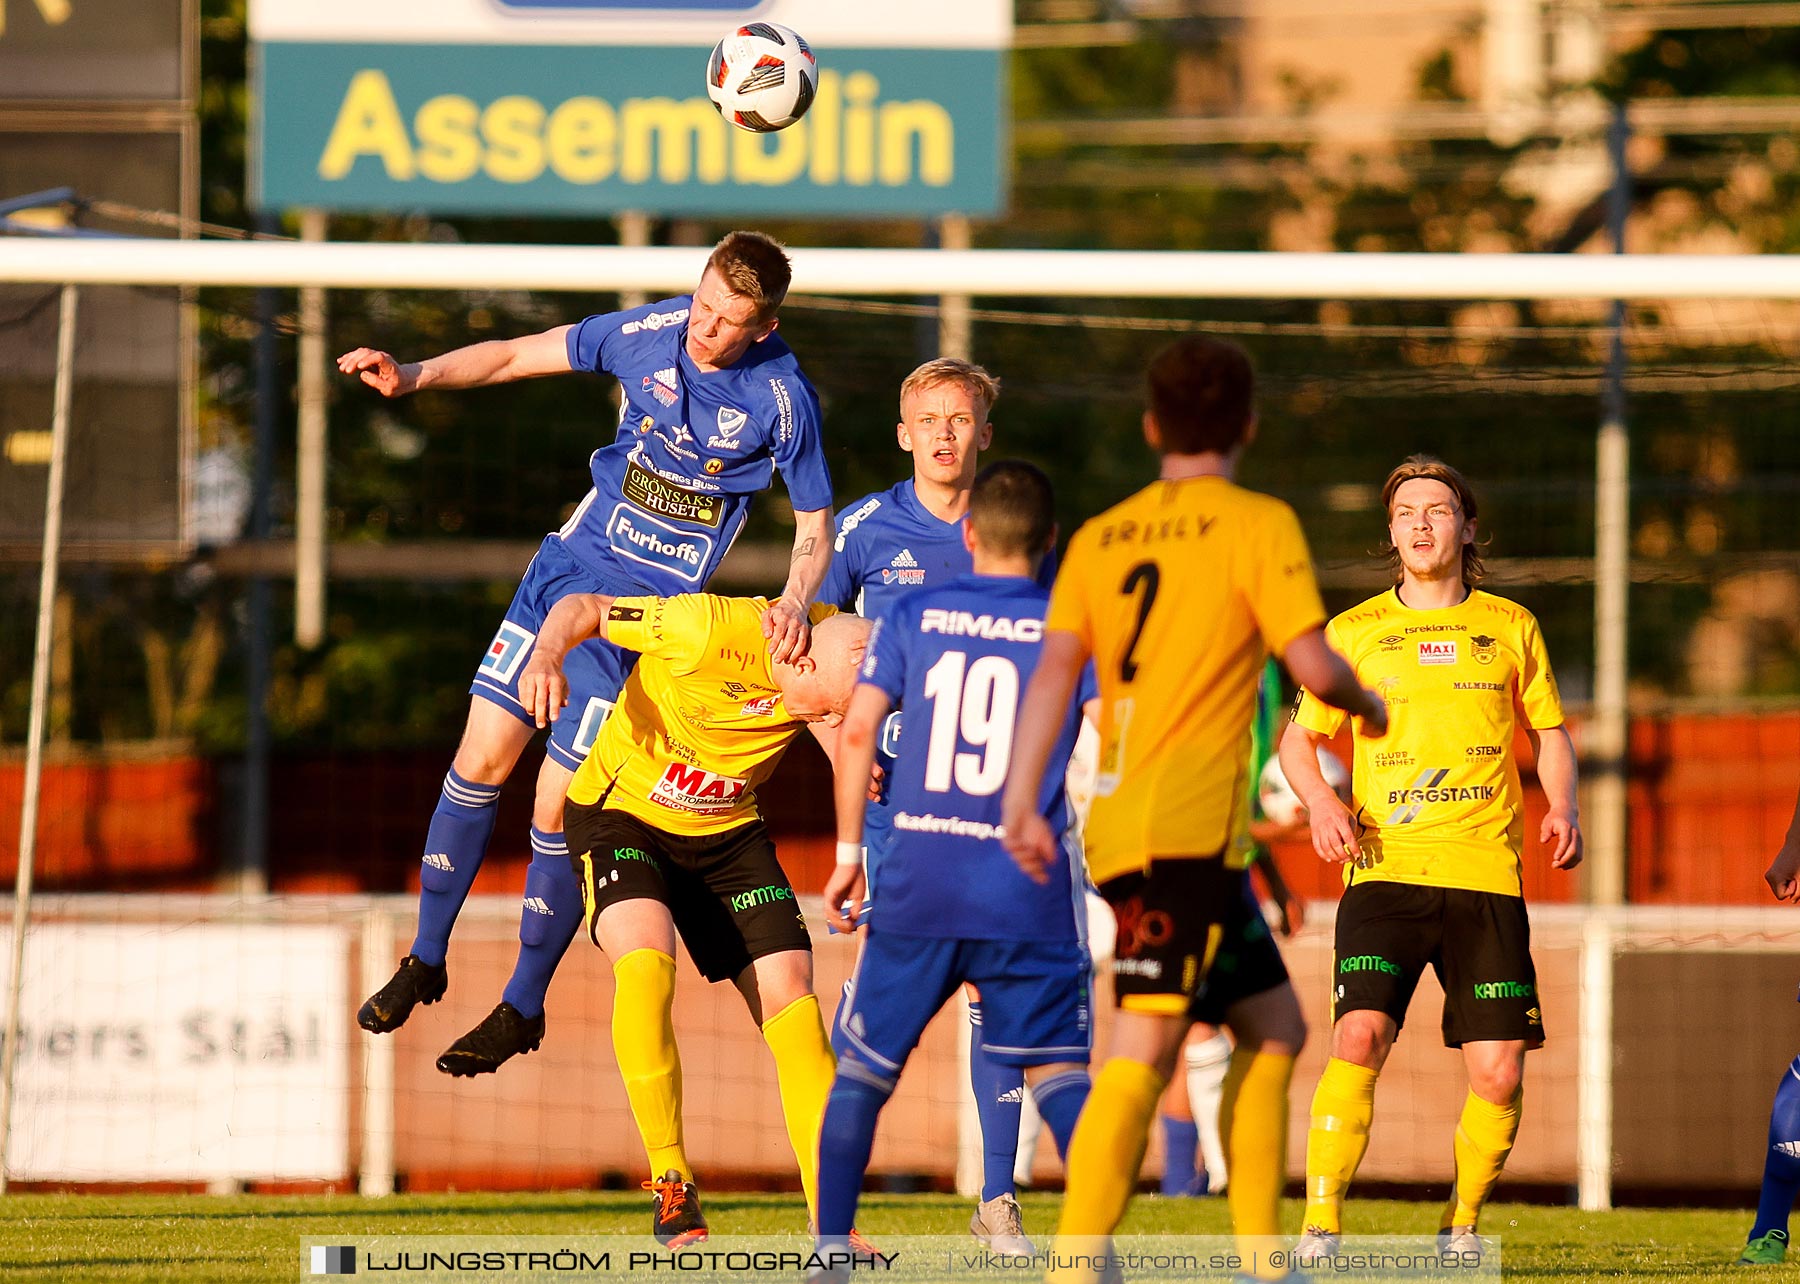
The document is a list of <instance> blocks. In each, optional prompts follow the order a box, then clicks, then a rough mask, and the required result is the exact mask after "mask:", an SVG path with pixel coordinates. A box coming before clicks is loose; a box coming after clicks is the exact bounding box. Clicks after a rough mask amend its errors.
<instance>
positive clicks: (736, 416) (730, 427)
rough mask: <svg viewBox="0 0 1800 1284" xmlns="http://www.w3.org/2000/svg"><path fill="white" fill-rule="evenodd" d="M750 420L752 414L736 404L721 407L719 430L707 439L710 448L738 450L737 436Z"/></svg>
mask: <svg viewBox="0 0 1800 1284" xmlns="http://www.w3.org/2000/svg"><path fill="white" fill-rule="evenodd" d="M749 422H750V416H749V415H747V414H745V413H744V412H743V411H741V410H739V409H737V408H736V407H734V406H720V407H719V431H718V434H717V435H716V436H713V437H708V438H707V439H706V446H707V449H709V450H736V449H737V448H738V439H737V436H738V434H739V433H740V432H742V431H743V430H744V425H745V424H747V423H749Z"/></svg>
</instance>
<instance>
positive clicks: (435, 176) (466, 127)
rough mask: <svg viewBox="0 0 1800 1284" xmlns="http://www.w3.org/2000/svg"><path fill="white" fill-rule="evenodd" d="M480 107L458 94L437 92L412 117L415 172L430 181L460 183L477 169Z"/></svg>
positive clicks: (479, 166)
mask: <svg viewBox="0 0 1800 1284" xmlns="http://www.w3.org/2000/svg"><path fill="white" fill-rule="evenodd" d="M480 119H481V108H479V107H477V106H476V105H475V100H474V99H473V98H464V97H463V96H462V95H461V94H439V95H438V96H437V97H436V98H433V99H432V100H431V101H430V102H428V103H426V104H425V105H424V106H423V107H421V108H419V114H418V115H417V116H414V117H413V130H414V131H415V132H416V133H417V134H418V136H419V173H421V174H423V175H424V176H425V177H426V178H429V179H430V180H431V181H432V182H434V183H462V182H466V181H467V180H469V179H471V178H474V177H475V174H476V171H478V170H479V169H480V168H481V140H480V139H479V138H477V137H476V135H475V123H476V122H477V121H478V120H480Z"/></svg>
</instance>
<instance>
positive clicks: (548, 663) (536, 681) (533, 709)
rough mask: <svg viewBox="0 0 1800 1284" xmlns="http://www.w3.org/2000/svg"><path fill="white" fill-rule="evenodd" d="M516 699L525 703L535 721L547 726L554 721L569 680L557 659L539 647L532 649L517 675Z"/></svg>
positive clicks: (541, 725)
mask: <svg viewBox="0 0 1800 1284" xmlns="http://www.w3.org/2000/svg"><path fill="white" fill-rule="evenodd" d="M519 703H520V704H522V705H524V706H525V712H526V713H529V714H530V715H531V716H532V718H533V719H534V720H536V722H537V725H538V726H540V727H547V726H549V725H550V724H551V723H552V722H555V721H556V719H557V715H559V714H560V713H561V712H562V710H563V706H564V705H566V704H568V703H569V680H568V678H566V677H564V676H563V669H562V664H561V662H559V661H557V660H553V659H551V658H550V657H549V656H548V655H546V654H545V653H544V652H543V651H539V650H534V651H533V652H532V655H531V659H530V660H529V661H527V662H526V665H525V671H524V672H523V673H521V674H520V675H519Z"/></svg>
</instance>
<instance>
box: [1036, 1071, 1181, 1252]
mask: <svg viewBox="0 0 1800 1284" xmlns="http://www.w3.org/2000/svg"><path fill="white" fill-rule="evenodd" d="M1166 1084H1167V1080H1165V1079H1164V1078H1163V1077H1162V1076H1161V1075H1159V1074H1157V1073H1156V1071H1155V1070H1153V1069H1152V1068H1151V1067H1149V1066H1147V1065H1145V1064H1144V1063H1143V1062H1141V1061H1133V1060H1131V1059H1130V1058H1128V1057H1114V1058H1112V1059H1111V1060H1110V1061H1108V1062H1107V1063H1106V1064H1105V1065H1103V1066H1101V1067H1100V1073H1099V1074H1098V1075H1096V1076H1094V1086H1093V1088H1092V1089H1091V1090H1090V1091H1089V1092H1088V1099H1087V1104H1086V1105H1085V1106H1083V1107H1082V1109H1081V1120H1080V1122H1078V1123H1077V1124H1076V1125H1075V1135H1074V1137H1072V1138H1071V1139H1070V1141H1069V1155H1068V1162H1067V1163H1065V1164H1064V1165H1063V1167H1064V1175H1065V1179H1066V1187H1065V1190H1064V1193H1063V1206H1062V1220H1061V1221H1059V1222H1058V1223H1057V1226H1056V1237H1057V1241H1058V1243H1059V1244H1060V1245H1062V1246H1061V1247H1060V1248H1059V1250H1058V1252H1059V1254H1060V1255H1062V1256H1064V1257H1068V1256H1070V1255H1071V1254H1075V1253H1085V1252H1089V1251H1091V1249H1092V1247H1093V1246H1092V1245H1091V1244H1090V1245H1084V1246H1079V1247H1075V1248H1072V1247H1070V1246H1068V1245H1067V1244H1065V1243H1063V1241H1065V1240H1066V1239H1067V1238H1069V1237H1071V1236H1083V1237H1088V1236H1093V1237H1099V1236H1103V1235H1111V1234H1112V1232H1113V1228H1114V1227H1116V1226H1117V1225H1118V1224H1119V1222H1120V1220H1121V1219H1122V1218H1123V1217H1124V1216H1125V1205H1126V1204H1127V1203H1128V1202H1129V1201H1130V1199H1131V1192H1132V1191H1133V1190H1134V1189H1136V1187H1137V1178H1138V1169H1139V1168H1141V1167H1142V1166H1143V1163H1144V1145H1145V1143H1146V1142H1147V1141H1148V1139H1149V1136H1150V1120H1151V1119H1152V1117H1154V1116H1155V1114H1156V1102H1157V1099H1158V1098H1159V1097H1161V1096H1162V1091H1163V1088H1164V1087H1165V1086H1166ZM1050 1278H1051V1279H1052V1280H1057V1279H1065V1278H1066V1279H1080V1278H1091V1275H1090V1274H1088V1273H1086V1272H1076V1273H1074V1274H1070V1273H1068V1272H1061V1273H1059V1272H1056V1271H1052V1272H1051V1273H1050Z"/></svg>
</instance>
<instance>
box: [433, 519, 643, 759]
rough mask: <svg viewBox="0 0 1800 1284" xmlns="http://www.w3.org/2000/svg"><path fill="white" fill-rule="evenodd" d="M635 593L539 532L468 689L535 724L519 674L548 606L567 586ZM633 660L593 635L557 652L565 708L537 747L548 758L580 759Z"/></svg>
mask: <svg viewBox="0 0 1800 1284" xmlns="http://www.w3.org/2000/svg"><path fill="white" fill-rule="evenodd" d="M642 592H643V590H642V589H640V588H638V587H637V586H636V585H633V584H628V583H624V582H622V581H621V582H618V583H608V582H606V581H603V580H602V579H601V578H600V577H599V576H597V575H595V574H594V573H593V572H592V571H590V570H588V569H587V568H586V567H585V566H583V565H582V564H581V563H580V562H577V561H576V560H575V558H574V557H573V556H571V555H570V553H569V550H568V549H566V548H564V547H563V542H562V540H560V539H559V538H557V537H556V536H555V535H550V536H546V537H545V539H544V542H543V544H542V545H541V546H540V547H539V548H538V551H537V555H536V556H535V557H533V558H532V559H531V565H530V566H527V567H526V568H525V578H524V579H522V580H520V581H519V591H518V592H517V593H514V594H513V600H512V605H511V606H509V607H507V608H506V618H505V619H504V620H502V621H501V622H500V631H499V632H498V633H496V634H494V640H493V641H492V642H490V643H488V649H487V654H486V655H484V656H482V658H481V667H480V668H478V669H477V670H476V671H475V681H474V682H473V683H471V684H470V686H469V694H470V695H476V696H480V697H481V698H482V699H484V700H491V701H493V703H495V704H497V705H499V706H500V707H501V708H502V709H505V710H506V711H507V712H508V713H510V714H512V715H513V717H515V718H517V719H519V721H521V722H523V723H525V724H527V725H528V726H536V725H537V721H536V719H534V718H533V717H532V716H531V715H530V714H529V713H527V712H526V711H525V706H524V705H522V704H520V703H519V675H520V674H521V673H523V672H524V671H525V662H526V661H527V660H528V659H530V658H531V648H532V646H533V644H534V643H536V642H537V635H538V630H539V629H540V628H542V627H543V624H544V617H545V616H546V615H548V614H549V613H550V608H551V607H553V606H555V605H556V604H557V603H558V602H560V601H562V599H563V598H565V597H567V596H569V594H571V593H606V594H610V595H612V596H614V597H624V596H630V595H634V594H639V593H642ZM637 661H638V653H637V652H636V651H627V650H624V649H623V648H621V647H616V646H614V645H613V644H612V643H610V642H602V641H600V640H599V639H598V638H596V639H594V640H593V641H591V642H583V643H582V644H581V645H580V646H578V647H576V648H575V649H574V650H572V651H570V652H569V654H568V655H566V656H565V657H563V674H564V676H566V677H567V678H568V680H569V707H568V708H566V709H564V710H563V711H562V716H561V717H559V718H558V719H557V720H556V721H555V722H553V723H551V724H550V743H549V744H547V745H545V746H544V752H545V753H546V754H547V755H548V756H549V757H551V758H554V759H555V760H556V761H557V762H559V763H561V764H562V765H563V766H565V767H567V768H568V769H569V770H570V771H574V770H575V769H576V768H577V767H579V766H581V760H582V759H583V758H586V757H587V752H588V750H589V749H591V748H593V747H594V738H595V737H596V736H598V735H599V734H600V724H601V723H603V722H605V721H606V715H607V714H609V713H611V712H612V708H613V704H614V703H615V702H616V701H617V700H618V698H619V688H621V687H623V686H624V685H625V678H626V676H627V675H628V674H630V672H631V668H632V666H633V665H635V664H636V663H637Z"/></svg>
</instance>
